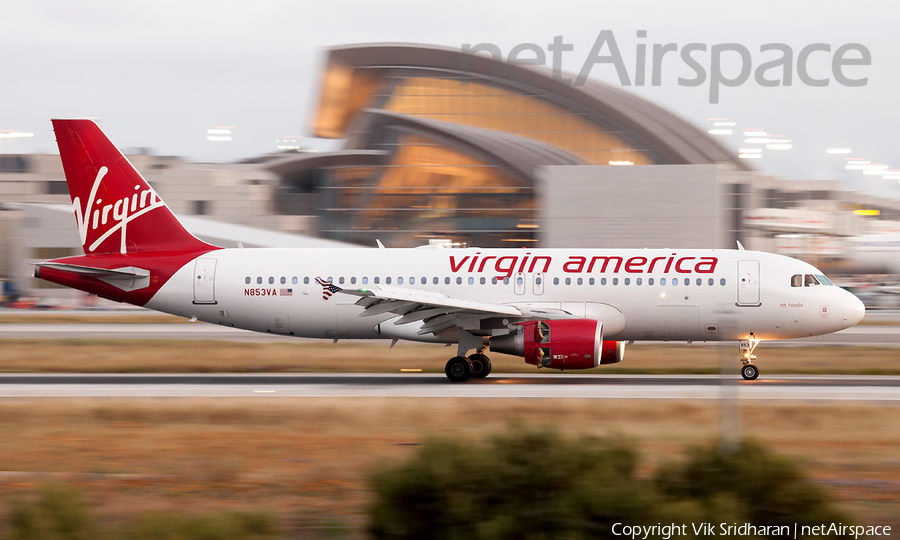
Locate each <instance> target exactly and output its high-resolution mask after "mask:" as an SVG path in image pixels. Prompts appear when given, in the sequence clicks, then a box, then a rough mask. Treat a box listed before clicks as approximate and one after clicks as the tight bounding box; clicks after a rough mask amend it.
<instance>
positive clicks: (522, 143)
mask: <svg viewBox="0 0 900 540" xmlns="http://www.w3.org/2000/svg"><path fill="white" fill-rule="evenodd" d="M384 128H392V129H400V130H405V131H410V132H413V133H417V134H420V135H425V136H427V137H429V138H431V139H435V140H438V141H441V142H443V143H445V144H447V145H448V146H451V147H454V148H458V149H460V150H463V151H464V152H465V153H467V154H468V155H470V156H473V157H476V158H478V159H480V160H481V161H483V162H485V163H490V164H494V165H496V166H498V167H500V168H502V169H505V170H506V171H507V172H509V173H511V174H512V175H513V176H514V177H516V178H519V179H520V180H521V181H522V183H523V184H525V185H530V184H531V183H532V179H533V178H534V175H535V173H536V169H537V168H538V167H540V166H543V165H584V164H585V161H584V160H583V159H581V158H580V157H578V156H576V155H574V154H572V153H570V152H567V151H565V150H563V149H561V148H557V147H555V146H552V145H549V144H544V143H541V142H539V141H535V140H533V139H528V138H526V137H520V136H518V135H513V134H511V133H504V132H499V131H492V130H489V129H483V128H478V127H473V126H467V125H463V124H454V123H452V122H442V121H440V120H432V119H429V118H420V117H415V116H409V115H405V114H398V113H394V112H388V111H384V110H380V109H365V110H363V111H362V114H361V115H360V118H359V119H358V120H357V122H356V123H355V124H354V134H353V135H352V136H351V138H350V140H349V141H348V148H367V147H368V142H369V141H368V139H369V138H371V137H373V136H377V134H378V133H379V131H380V130H381V129H384Z"/></svg>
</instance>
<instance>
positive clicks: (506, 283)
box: [503, 277, 541, 285]
mask: <svg viewBox="0 0 900 540" xmlns="http://www.w3.org/2000/svg"><path fill="white" fill-rule="evenodd" d="M537 283H538V285H540V284H541V278H538V281H537ZM503 284H504V285H509V278H508V277H505V278H503Z"/></svg>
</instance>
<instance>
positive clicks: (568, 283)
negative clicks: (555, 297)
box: [566, 277, 572, 285]
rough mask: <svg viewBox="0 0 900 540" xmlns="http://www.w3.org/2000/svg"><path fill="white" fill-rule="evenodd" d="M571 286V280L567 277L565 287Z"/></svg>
mask: <svg viewBox="0 0 900 540" xmlns="http://www.w3.org/2000/svg"><path fill="white" fill-rule="evenodd" d="M571 284H572V278H570V277H567V278H566V285H571Z"/></svg>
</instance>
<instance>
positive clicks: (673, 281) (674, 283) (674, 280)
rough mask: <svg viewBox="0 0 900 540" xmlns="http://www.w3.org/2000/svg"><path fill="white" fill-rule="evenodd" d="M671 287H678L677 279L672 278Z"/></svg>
mask: <svg viewBox="0 0 900 540" xmlns="http://www.w3.org/2000/svg"><path fill="white" fill-rule="evenodd" d="M672 285H678V278H677V277H673V278H672Z"/></svg>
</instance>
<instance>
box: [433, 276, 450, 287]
mask: <svg viewBox="0 0 900 540" xmlns="http://www.w3.org/2000/svg"><path fill="white" fill-rule="evenodd" d="M438 281H440V280H439V279H438V278H437V277H435V278H434V281H433V282H434V284H435V285H437V284H438ZM447 281H450V280H449V279H448V280H447Z"/></svg>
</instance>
